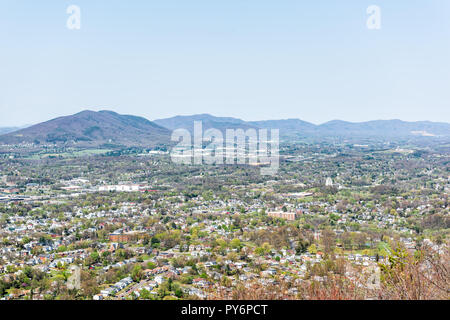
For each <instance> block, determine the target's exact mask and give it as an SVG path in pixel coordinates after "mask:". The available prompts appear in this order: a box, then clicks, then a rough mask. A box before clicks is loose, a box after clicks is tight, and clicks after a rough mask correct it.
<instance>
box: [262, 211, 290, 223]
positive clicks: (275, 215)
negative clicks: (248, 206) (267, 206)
mask: <svg viewBox="0 0 450 320" xmlns="http://www.w3.org/2000/svg"><path fill="white" fill-rule="evenodd" d="M267 215H268V216H269V217H273V218H280V219H286V220H289V221H294V220H295V219H296V218H297V214H296V213H295V212H283V211H274V212H268V213H267Z"/></svg>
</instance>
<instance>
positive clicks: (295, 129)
mask: <svg viewBox="0 0 450 320" xmlns="http://www.w3.org/2000/svg"><path fill="white" fill-rule="evenodd" d="M194 121H202V123H203V128H204V129H208V128H216V129H219V130H221V131H223V130H224V129H227V128H229V129H235V128H242V129H248V128H255V129H258V128H264V129H279V130H280V136H281V137H285V138H286V137H293V136H296V137H310V136H313V137H332V136H336V137H380V138H405V137H414V136H429V137H431V136H450V123H440V122H430V121H420V122H406V121H401V120H376V121H368V122H358V123H354V122H346V121H341V120H334V121H329V122H326V123H324V124H321V125H315V124H313V123H309V122H306V121H303V120H300V119H286V120H266V121H244V120H241V119H236V118H224V117H214V116H212V115H209V114H200V115H193V116H176V117H173V118H168V119H160V120H155V121H154V122H155V123H156V124H158V125H160V126H162V127H165V128H167V129H169V130H174V129H178V128H184V129H187V130H189V131H191V132H192V130H193V124H194Z"/></svg>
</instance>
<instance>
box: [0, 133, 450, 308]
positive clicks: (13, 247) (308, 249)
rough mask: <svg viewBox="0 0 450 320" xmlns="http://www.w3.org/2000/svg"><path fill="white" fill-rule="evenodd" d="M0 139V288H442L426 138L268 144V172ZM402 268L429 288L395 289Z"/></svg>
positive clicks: (437, 155)
mask: <svg viewBox="0 0 450 320" xmlns="http://www.w3.org/2000/svg"><path fill="white" fill-rule="evenodd" d="M29 147H30V146H28V147H27V148H29ZM5 148H6V149H4V150H6V151H4V152H3V153H2V158H1V159H0V170H1V171H0V178H1V179H0V192H1V195H0V241H1V242H0V298H1V299H3V300H14V299H37V300H44V299H45V300H53V299H94V300H111V299H113V300H128V299H132V300H136V299H144V300H147V299H165V300H167V299H320V298H322V299H398V298H411V299H413V298H417V299H421V298H430V299H448V297H449V296H448V289H449V273H448V272H447V271H445V270H447V269H448V265H449V251H448V245H449V243H448V234H449V228H450V216H449V201H448V194H449V191H450V174H449V170H450V168H449V158H448V147H446V148H447V149H446V148H445V147H443V146H442V145H440V144H436V145H433V146H432V147H430V148H427V149H426V150H424V149H423V148H421V147H420V146H415V147H411V146H406V145H401V144H398V145H386V144H385V143H381V142H376V141H374V142H368V144H364V145H361V144H358V145H356V144H353V143H348V142H342V143H339V144H335V143H327V142H323V143H316V144H308V143H282V144H281V145H280V169H279V172H278V174H277V175H275V176H264V175H261V174H260V172H259V169H258V168H257V167H255V166H252V165H201V166H195V165H190V164H187V165H180V164H174V163H173V162H172V161H171V159H170V156H169V154H168V152H167V150H161V149H158V150H150V149H149V150H146V149H139V148H134V149H129V150H122V151H120V152H111V151H108V150H106V151H104V152H100V151H99V152H92V151H90V152H85V151H80V150H75V151H74V150H70V149H65V150H61V149H58V150H52V149H51V147H48V148H47V149H45V151H40V152H34V151H33V152H29V153H23V152H20V148H18V147H17V146H15V147H11V146H6V147H5ZM21 148H24V146H22V147H21ZM31 149H32V148H31ZM29 150H30V148H29ZM419 253H420V254H419ZM399 261H400V262H399ZM408 263H409V264H408ZM405 265H408V268H407V270H409V271H410V272H415V271H414V270H415V269H414V270H413V269H412V268H413V267H414V266H417V268H419V267H420V268H422V269H420V270H422V271H423V270H425V271H423V272H422V273H423V276H424V277H428V278H429V279H431V280H430V281H431V282H430V283H434V284H435V285H432V284H430V283H425V282H424V283H421V284H420V285H421V286H423V288H421V291H420V293H417V292H418V291H417V290H415V287H417V284H415V283H412V284H409V285H410V286H409V287H408V286H407V284H404V286H406V287H407V289H405V287H401V286H400V285H399V284H398V283H399V282H398V279H397V280H396V279H394V278H395V277H394V275H393V271H395V270H397V269H396V268H400V267H402V268H403V266H405ZM424 266H427V267H426V268H425V269H423V268H424ZM74 268H79V270H80V271H79V273H76V272H74ZM445 268H447V269H445ZM443 270H444V271H443ZM75 276H78V277H79V279H75V280H78V284H76V285H71V283H72V282H73V280H74V277H75ZM397 276H398V275H397ZM74 283H77V281H75V282H74ZM402 285H403V284H402ZM408 294H410V295H412V296H404V295H408ZM414 294H416V295H418V296H414ZM421 295H422V296H421Z"/></svg>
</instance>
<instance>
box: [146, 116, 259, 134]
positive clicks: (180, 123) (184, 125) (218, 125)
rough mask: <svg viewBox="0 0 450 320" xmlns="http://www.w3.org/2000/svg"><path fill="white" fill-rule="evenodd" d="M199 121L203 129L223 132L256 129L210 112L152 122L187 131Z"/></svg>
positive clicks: (242, 121)
mask: <svg viewBox="0 0 450 320" xmlns="http://www.w3.org/2000/svg"><path fill="white" fill-rule="evenodd" d="M195 121H201V122H202V128H203V130H208V129H210V128H214V129H218V130H220V131H222V132H225V130H226V129H244V130H247V129H258V127H257V126H254V125H252V124H251V123H248V122H245V121H244V120H241V119H237V118H230V117H215V116H212V115H210V114H198V115H192V116H176V117H172V118H167V119H159V120H155V121H154V122H155V123H156V124H158V125H160V126H161V127H164V128H167V129H169V130H175V129H186V130H188V131H189V132H191V133H193V132H194V122H195Z"/></svg>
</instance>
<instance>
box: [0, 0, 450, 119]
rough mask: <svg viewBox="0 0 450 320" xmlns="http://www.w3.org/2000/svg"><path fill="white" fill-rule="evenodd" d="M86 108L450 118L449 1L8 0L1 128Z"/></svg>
mask: <svg viewBox="0 0 450 320" xmlns="http://www.w3.org/2000/svg"><path fill="white" fill-rule="evenodd" d="M70 5H77V6H78V7H79V8H80V10H81V17H80V18H81V19H80V21H81V28H80V29H79V30H76V29H75V30H71V29H69V28H67V20H68V19H69V17H70V14H68V13H67V12H66V11H67V8H68V7H69V6H70ZM370 5H377V6H379V8H380V10H381V20H380V21H381V29H376V30H373V29H369V28H368V27H367V19H368V18H369V16H370V15H369V14H367V12H366V10H367V8H368V7H369V6H370ZM86 109H89V110H113V111H116V112H118V113H122V114H133V115H138V116H143V117H146V118H147V119H149V120H154V119H158V118H165V117H171V116H175V115H190V114H197V113H209V114H213V115H217V116H232V117H238V118H241V119H244V120H266V119H286V118H299V119H302V120H305V121H310V122H313V123H316V124H318V123H323V122H326V121H330V120H334V119H341V120H346V121H354V122H359V121H368V120H378V119H402V120H406V121H420V120H430V121H440V122H450V1H448V0H427V1H423V0H396V1H392V0H370V1H365V0H346V1H338V0H314V1H313V0H311V1H300V0H292V1H290V0H277V1H273V0H222V1H219V0H189V1H186V0H159V1H155V0H145V1H144V0H142V1H141V0H134V1H125V0H121V1H118V0H71V1H64V0H53V1H51V0H41V1H35V0H1V1H0V114H1V115H2V116H1V117H0V126H21V125H26V124H34V123H38V122H41V121H46V120H49V119H51V118H54V117H58V116H64V115H70V114H73V113H77V112H80V111H82V110H86Z"/></svg>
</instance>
